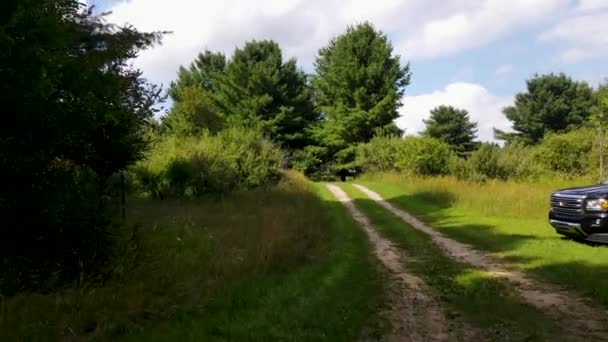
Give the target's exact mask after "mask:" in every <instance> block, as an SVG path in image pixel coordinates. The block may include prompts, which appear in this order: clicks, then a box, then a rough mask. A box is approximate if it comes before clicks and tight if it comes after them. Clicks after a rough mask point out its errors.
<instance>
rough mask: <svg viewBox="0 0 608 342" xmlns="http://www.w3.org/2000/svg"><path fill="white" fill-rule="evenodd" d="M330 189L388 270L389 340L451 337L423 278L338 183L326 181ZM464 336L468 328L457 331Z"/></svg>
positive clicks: (447, 338)
mask: <svg viewBox="0 0 608 342" xmlns="http://www.w3.org/2000/svg"><path fill="white" fill-rule="evenodd" d="M327 188H328V189H329V191H331V193H332V194H333V195H334V196H335V197H336V198H337V199H338V200H339V201H340V202H341V203H342V204H343V205H344V206H345V207H346V208H347V209H348V211H349V212H350V214H351V215H352V217H353V218H354V219H355V220H356V221H357V222H358V223H359V225H360V226H361V227H362V228H363V229H364V230H365V232H366V233H367V235H368V237H369V240H370V241H371V243H372V246H373V250H374V254H375V256H376V257H377V258H378V260H379V261H380V262H381V263H382V265H383V267H384V268H385V269H386V271H388V273H389V278H390V279H389V283H388V296H389V302H390V305H389V308H388V310H387V311H388V312H387V313H386V314H387V318H388V320H389V321H390V323H391V326H392V331H391V333H390V334H389V336H388V338H387V340H388V341H454V340H456V339H455V338H454V337H455V336H457V335H453V333H455V332H454V330H453V329H451V328H453V327H451V326H450V323H449V322H448V320H447V319H446V317H445V315H444V312H443V310H442V308H441V306H440V305H439V304H438V303H437V302H436V301H435V300H434V299H433V296H432V295H430V291H429V288H428V286H427V285H426V284H425V283H424V281H422V279H420V278H418V277H417V276H415V275H413V274H412V273H410V272H408V270H406V269H405V268H404V266H403V263H402V262H401V258H402V256H403V255H404V254H403V252H402V251H401V250H399V249H397V248H395V247H394V246H393V245H392V244H391V243H390V241H389V240H386V239H384V238H383V237H381V236H380V235H379V234H378V233H377V232H376V230H375V229H374V227H373V226H372V225H371V223H370V221H369V219H368V218H367V217H366V216H365V215H364V214H363V213H362V212H361V211H359V209H357V207H355V205H354V204H353V203H352V201H351V199H350V198H349V197H348V195H347V194H346V193H345V192H344V191H343V190H342V189H340V188H339V187H338V186H335V185H332V184H327ZM459 333H460V335H459V336H463V334H464V335H465V336H466V335H468V334H470V332H468V334H467V332H466V331H465V332H464V333H463V332H459Z"/></svg>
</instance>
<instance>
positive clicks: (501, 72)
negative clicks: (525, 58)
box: [494, 64, 515, 77]
mask: <svg viewBox="0 0 608 342" xmlns="http://www.w3.org/2000/svg"><path fill="white" fill-rule="evenodd" d="M513 72H515V66H514V65H513V64H505V65H501V66H499V67H498V68H497V69H496V71H494V75H496V76H497V77H505V76H508V75H511V74H512V73H513Z"/></svg>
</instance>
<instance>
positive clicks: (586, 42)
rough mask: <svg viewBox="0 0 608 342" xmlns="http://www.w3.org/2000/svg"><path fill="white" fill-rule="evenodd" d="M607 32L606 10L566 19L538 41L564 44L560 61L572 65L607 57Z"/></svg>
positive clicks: (607, 16) (546, 32)
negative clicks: (565, 45)
mask: <svg viewBox="0 0 608 342" xmlns="http://www.w3.org/2000/svg"><path fill="white" fill-rule="evenodd" d="M583 5H584V4H581V6H583ZM591 5H592V4H588V6H591ZM598 8H599V7H598ZM604 8H608V7H606V6H605V7H604ZM607 31H608V10H607V11H605V12H595V13H592V14H581V15H578V16H575V17H572V18H568V19H566V20H564V21H562V22H560V23H559V24H557V25H555V26H554V27H552V28H551V29H549V30H547V31H545V32H543V33H542V34H541V36H540V39H541V41H545V42H565V43H566V44H567V45H568V47H567V48H566V49H565V50H564V51H563V52H562V53H561V55H560V57H561V59H562V61H564V62H566V63H572V62H579V61H582V60H585V59H589V58H595V57H601V56H608V34H606V33H607Z"/></svg>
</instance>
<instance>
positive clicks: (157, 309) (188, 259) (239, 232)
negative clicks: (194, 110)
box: [0, 173, 327, 340]
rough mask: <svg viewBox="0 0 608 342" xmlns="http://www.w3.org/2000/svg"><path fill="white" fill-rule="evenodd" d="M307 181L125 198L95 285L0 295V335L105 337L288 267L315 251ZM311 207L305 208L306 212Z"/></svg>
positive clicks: (321, 237)
mask: <svg viewBox="0 0 608 342" xmlns="http://www.w3.org/2000/svg"><path fill="white" fill-rule="evenodd" d="M309 190H310V189H309V184H308V182H307V180H306V179H305V178H304V177H303V176H302V175H299V174H297V173H286V174H285V175H284V177H283V180H282V181H281V182H280V184H279V185H278V186H277V187H276V188H273V189H266V190H258V191H251V192H244V193H239V194H234V195H231V196H228V197H225V198H222V199H205V200H200V201H186V200H165V201H152V200H142V199H131V200H130V201H129V212H128V225H126V226H123V227H122V228H121V229H123V231H122V234H117V239H118V237H121V238H120V239H122V241H123V243H121V244H119V246H120V247H119V248H117V251H116V258H115V259H114V260H113V262H112V263H111V266H110V267H109V269H108V272H109V273H110V274H111V275H112V276H111V277H110V278H109V279H108V280H107V281H105V282H104V283H98V282H85V284H83V285H81V286H78V287H76V286H75V287H72V288H68V289H64V290H62V291H57V292H55V293H50V294H36V293H28V294H20V295H17V296H15V297H12V298H8V299H5V300H3V301H2V310H3V311H2V312H1V313H2V316H0V340H23V339H25V340H57V339H68V340H82V339H85V340H87V339H91V338H104V339H105V338H109V337H111V336H116V335H119V334H123V333H125V332H128V331H131V330H134V329H137V328H138V327H141V326H142V325H143V324H145V323H147V322H150V321H153V320H161V319H167V318H170V317H172V316H174V315H176V314H177V313H178V312H184V311H191V310H194V311H197V310H202V309H203V308H204V306H205V304H206V303H208V301H209V299H210V298H212V297H213V296H214V293H216V292H217V291H218V290H220V289H223V288H226V287H228V286H230V285H231V284H233V283H236V282H239V281H243V280H246V279H248V278H251V277H255V276H259V275H264V274H269V273H274V272H281V271H285V270H289V269H292V268H295V267H297V266H298V265H301V264H303V263H305V262H306V261H307V260H310V259H312V258H315V257H317V256H318V255H320V254H322V253H323V251H324V248H323V246H324V243H323V241H325V240H326V239H327V237H326V236H325V235H326V234H327V232H326V231H325V230H323V226H324V222H325V220H326V217H325V216H324V212H323V209H322V207H321V208H320V201H319V200H318V198H315V195H314V194H313V193H311V191H309ZM310 213H314V215H311V214H310Z"/></svg>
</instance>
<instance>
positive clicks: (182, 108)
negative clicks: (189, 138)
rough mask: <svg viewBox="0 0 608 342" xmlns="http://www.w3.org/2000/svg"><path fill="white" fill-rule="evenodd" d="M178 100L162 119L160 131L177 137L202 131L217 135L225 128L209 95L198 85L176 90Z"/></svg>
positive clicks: (223, 121)
mask: <svg viewBox="0 0 608 342" xmlns="http://www.w3.org/2000/svg"><path fill="white" fill-rule="evenodd" d="M176 91H177V93H176V94H178V96H179V100H178V101H175V102H174V104H173V107H172V108H171V111H170V112H169V113H168V114H167V115H166V116H164V117H163V118H162V125H161V130H162V131H166V132H170V133H173V134H177V135H197V134H199V133H201V132H202V131H203V130H206V131H209V132H210V133H217V132H219V131H220V130H221V129H223V128H224V126H225V118H224V116H223V115H222V113H221V112H220V111H219V110H218V108H217V105H216V104H215V102H214V100H213V97H212V95H211V93H210V92H209V91H207V90H205V89H204V88H203V87H202V86H200V85H193V86H182V87H178V88H176Z"/></svg>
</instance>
